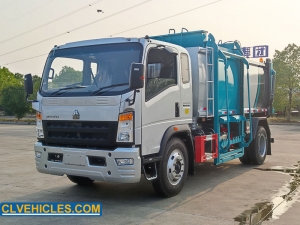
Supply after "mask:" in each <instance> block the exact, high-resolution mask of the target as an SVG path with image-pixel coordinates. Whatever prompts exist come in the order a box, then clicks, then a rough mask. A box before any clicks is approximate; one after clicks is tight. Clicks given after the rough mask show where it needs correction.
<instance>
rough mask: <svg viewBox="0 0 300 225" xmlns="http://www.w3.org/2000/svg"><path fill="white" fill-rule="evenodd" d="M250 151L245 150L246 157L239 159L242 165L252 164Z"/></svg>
mask: <svg viewBox="0 0 300 225" xmlns="http://www.w3.org/2000/svg"><path fill="white" fill-rule="evenodd" d="M248 151H249V150H248V148H244V155H243V156H242V157H240V158H239V160H240V161H241V163H243V164H245V165H248V164H251V159H250V156H249V153H248Z"/></svg>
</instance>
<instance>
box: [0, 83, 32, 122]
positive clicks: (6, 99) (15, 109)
mask: <svg viewBox="0 0 300 225" xmlns="http://www.w3.org/2000/svg"><path fill="white" fill-rule="evenodd" d="M2 105H3V108H4V111H5V112H6V114H7V113H9V114H12V115H14V116H15V117H16V118H18V120H19V119H21V118H22V117H24V116H25V115H26V113H27V112H29V109H30V104H28V102H27V101H26V100H25V91H24V86H23V85H21V84H15V85H9V86H6V87H4V88H3V90H2Z"/></svg>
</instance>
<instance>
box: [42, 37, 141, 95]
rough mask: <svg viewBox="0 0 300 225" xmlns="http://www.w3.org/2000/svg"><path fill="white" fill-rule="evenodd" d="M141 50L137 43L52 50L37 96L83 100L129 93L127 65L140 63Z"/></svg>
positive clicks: (128, 67)
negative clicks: (69, 97) (82, 97)
mask: <svg viewBox="0 0 300 225" xmlns="http://www.w3.org/2000/svg"><path fill="white" fill-rule="evenodd" d="M142 49H143V47H142V45H141V44H140V43H119V44H103V45H92V46H83V47H73V48H65V49H56V50H52V51H51V52H50V54H49V56H48V59H47V62H46V65H45V68H44V72H43V81H42V85H41V94H42V95H43V96H87V95H116V94H122V93H125V92H127V91H129V73H130V66H131V63H133V62H137V63H139V62H141V58H142V52H143V51H142ZM105 87H107V88H105ZM101 90H103V91H101Z"/></svg>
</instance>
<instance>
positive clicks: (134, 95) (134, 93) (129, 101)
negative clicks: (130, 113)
mask: <svg viewBox="0 0 300 225" xmlns="http://www.w3.org/2000/svg"><path fill="white" fill-rule="evenodd" d="M137 92H140V91H138V90H136V89H134V90H133V98H132V100H131V99H129V98H127V99H126V102H128V103H129V106H131V105H133V104H134V103H135V97H136V93H137Z"/></svg>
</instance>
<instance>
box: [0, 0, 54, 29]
mask: <svg viewBox="0 0 300 225" xmlns="http://www.w3.org/2000/svg"><path fill="white" fill-rule="evenodd" d="M52 1H53V0H50V1H48V2H46V3H45V4H43V5H40V6H38V7H36V8H34V9H32V10H31V11H29V12H27V13H25V14H23V15H21V16H19V17H17V18H15V19H13V20H11V21H9V22H8V23H5V24H2V25H0V27H4V26H6V25H7V24H10V23H12V22H14V21H16V20H18V19H20V18H22V17H23V16H26V15H27V14H29V13H32V12H33V11H35V10H37V9H39V8H41V7H43V6H44V5H46V4H48V3H49V2H52Z"/></svg>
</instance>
